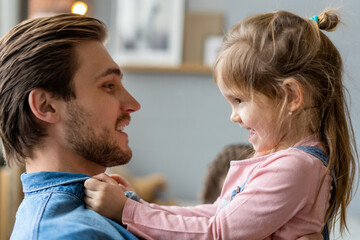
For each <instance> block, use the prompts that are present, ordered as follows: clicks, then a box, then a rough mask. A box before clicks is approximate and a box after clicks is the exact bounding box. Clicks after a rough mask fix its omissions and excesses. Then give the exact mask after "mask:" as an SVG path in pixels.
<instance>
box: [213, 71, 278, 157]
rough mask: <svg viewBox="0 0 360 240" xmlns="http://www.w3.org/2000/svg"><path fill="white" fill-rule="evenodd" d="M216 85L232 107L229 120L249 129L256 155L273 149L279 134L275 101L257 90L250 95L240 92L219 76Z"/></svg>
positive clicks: (275, 147)
mask: <svg viewBox="0 0 360 240" xmlns="http://www.w3.org/2000/svg"><path fill="white" fill-rule="evenodd" d="M217 85H218V87H219V89H220V92H221V93H222V95H223V96H224V97H225V99H226V100H227V101H228V102H229V103H230V105H231V107H232V114H231V117H230V118H231V121H233V122H235V123H239V124H240V126H241V127H242V128H245V129H247V130H249V132H250V133H249V142H250V143H251V144H252V145H253V148H254V149H255V151H256V152H257V155H263V154H267V153H270V152H272V151H275V150H276V149H277V147H278V144H279V142H280V135H281V134H280V132H279V130H278V129H279V127H278V126H277V124H276V122H277V121H276V119H277V117H278V111H276V108H275V102H274V101H273V100H271V99H270V98H268V97H266V96H265V95H263V94H260V93H257V92H255V93H254V94H253V95H251V94H250V93H248V94H247V93H242V92H241V91H240V90H239V89H238V87H235V86H234V87H233V88H231V87H229V86H227V85H226V84H224V82H223V80H222V77H221V76H218V78H217ZM254 100H255V101H254Z"/></svg>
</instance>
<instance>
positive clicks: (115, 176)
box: [109, 174, 135, 192]
mask: <svg viewBox="0 0 360 240" xmlns="http://www.w3.org/2000/svg"><path fill="white" fill-rule="evenodd" d="M109 176H110V177H111V178H112V179H114V180H115V181H116V182H117V183H118V184H119V186H120V187H121V189H122V190H123V191H124V192H126V191H131V192H135V190H134V188H133V187H132V186H131V185H130V183H129V182H128V181H126V179H125V178H123V177H121V176H120V175H118V174H110V175H109Z"/></svg>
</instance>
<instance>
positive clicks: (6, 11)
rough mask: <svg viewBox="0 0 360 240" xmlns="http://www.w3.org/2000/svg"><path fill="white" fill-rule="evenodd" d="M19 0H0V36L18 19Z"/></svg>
mask: <svg viewBox="0 0 360 240" xmlns="http://www.w3.org/2000/svg"><path fill="white" fill-rule="evenodd" d="M19 15H20V12H19V0H10V1H9V0H0V37H1V36H3V35H4V34H5V33H7V32H8V31H9V30H10V29H11V28H12V27H13V26H15V25H16V24H17V23H18V21H19Z"/></svg>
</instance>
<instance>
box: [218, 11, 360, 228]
mask: <svg viewBox="0 0 360 240" xmlns="http://www.w3.org/2000/svg"><path fill="white" fill-rule="evenodd" d="M318 20H319V21H318V22H317V21H315V20H310V19H304V18H301V17H299V16H297V15H295V14H292V13H289V12H286V11H278V12H275V13H266V14H259V15H255V16H252V17H249V18H247V19H245V20H244V21H242V22H240V23H239V24H237V25H235V26H234V27H233V28H232V29H231V30H230V31H229V32H228V33H227V34H226V35H225V37H224V39H223V43H222V46H221V48H220V50H219V53H218V56H217V59H216V61H215V64H214V72H215V81H217V77H218V76H221V78H222V79H223V81H224V83H225V84H226V85H228V86H232V87H234V86H235V87H238V88H239V89H241V90H242V91H244V90H245V91H250V92H259V93H261V94H264V95H266V96H267V97H269V98H271V99H274V100H283V106H284V104H285V103H286V99H287V93H286V91H285V90H284V88H283V85H282V83H283V81H284V80H286V79H289V78H293V79H295V80H296V81H297V82H298V83H300V84H301V87H302V89H303V91H304V93H306V96H309V97H310V98H311V101H312V102H311V103H312V107H311V108H312V109H311V111H309V112H311V113H312V114H313V115H315V116H316V117H315V118H314V117H311V118H310V117H309V121H308V122H307V123H305V124H308V125H311V126H312V127H313V126H316V128H313V131H314V132H317V133H319V134H320V136H321V141H322V143H323V145H324V148H325V151H326V153H327V155H328V157H329V166H328V168H327V171H330V170H331V169H333V170H334V172H335V176H336V179H335V181H336V186H337V189H336V195H335V201H336V205H331V206H330V209H329V211H328V214H327V215H326V219H325V221H328V220H329V226H330V228H332V227H333V225H334V224H335V222H336V221H337V219H338V218H340V230H341V233H343V231H344V230H345V229H347V225H346V208H347V206H348V204H349V203H350V201H351V199H352V197H353V192H354V189H355V188H354V186H353V180H354V177H355V170H356V168H357V164H356V159H357V157H358V154H357V150H356V143H355V138H354V131H353V127H352V124H351V120H350V117H349V110H348V106H347V104H346V101H345V96H344V95H345V94H344V92H345V91H346V89H345V87H344V86H343V82H342V72H343V65H342V60H341V56H340V54H339V52H338V50H337V49H336V47H335V46H334V45H333V43H332V42H331V41H330V40H329V38H328V37H327V36H326V35H325V34H324V33H323V32H322V31H320V30H326V31H333V30H335V28H336V26H337V25H338V23H339V22H340V20H339V15H338V13H337V12H336V11H335V10H327V11H324V12H323V13H321V14H320V15H319V16H318ZM282 110H284V108H283V109H282ZM303 110H304V109H303ZM310 119H312V120H310ZM314 119H316V124H314V123H312V122H311V121H313V120H314ZM325 175H326V173H325V174H324V177H325ZM324 177H323V180H324ZM332 209H334V213H335V214H334V215H332V216H330V212H331V211H332Z"/></svg>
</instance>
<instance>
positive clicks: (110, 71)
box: [95, 68, 123, 81]
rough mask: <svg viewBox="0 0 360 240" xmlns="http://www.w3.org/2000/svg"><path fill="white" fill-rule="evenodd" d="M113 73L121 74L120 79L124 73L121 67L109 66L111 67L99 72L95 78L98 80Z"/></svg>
mask: <svg viewBox="0 0 360 240" xmlns="http://www.w3.org/2000/svg"><path fill="white" fill-rule="evenodd" d="M111 74H115V75H117V76H119V77H120V79H122V77H123V73H122V72H121V70H120V69H119V68H109V69H106V70H105V71H104V72H103V73H101V74H99V75H98V76H97V77H96V78H95V80H96V81H97V80H99V79H101V78H103V77H106V76H108V75H111Z"/></svg>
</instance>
